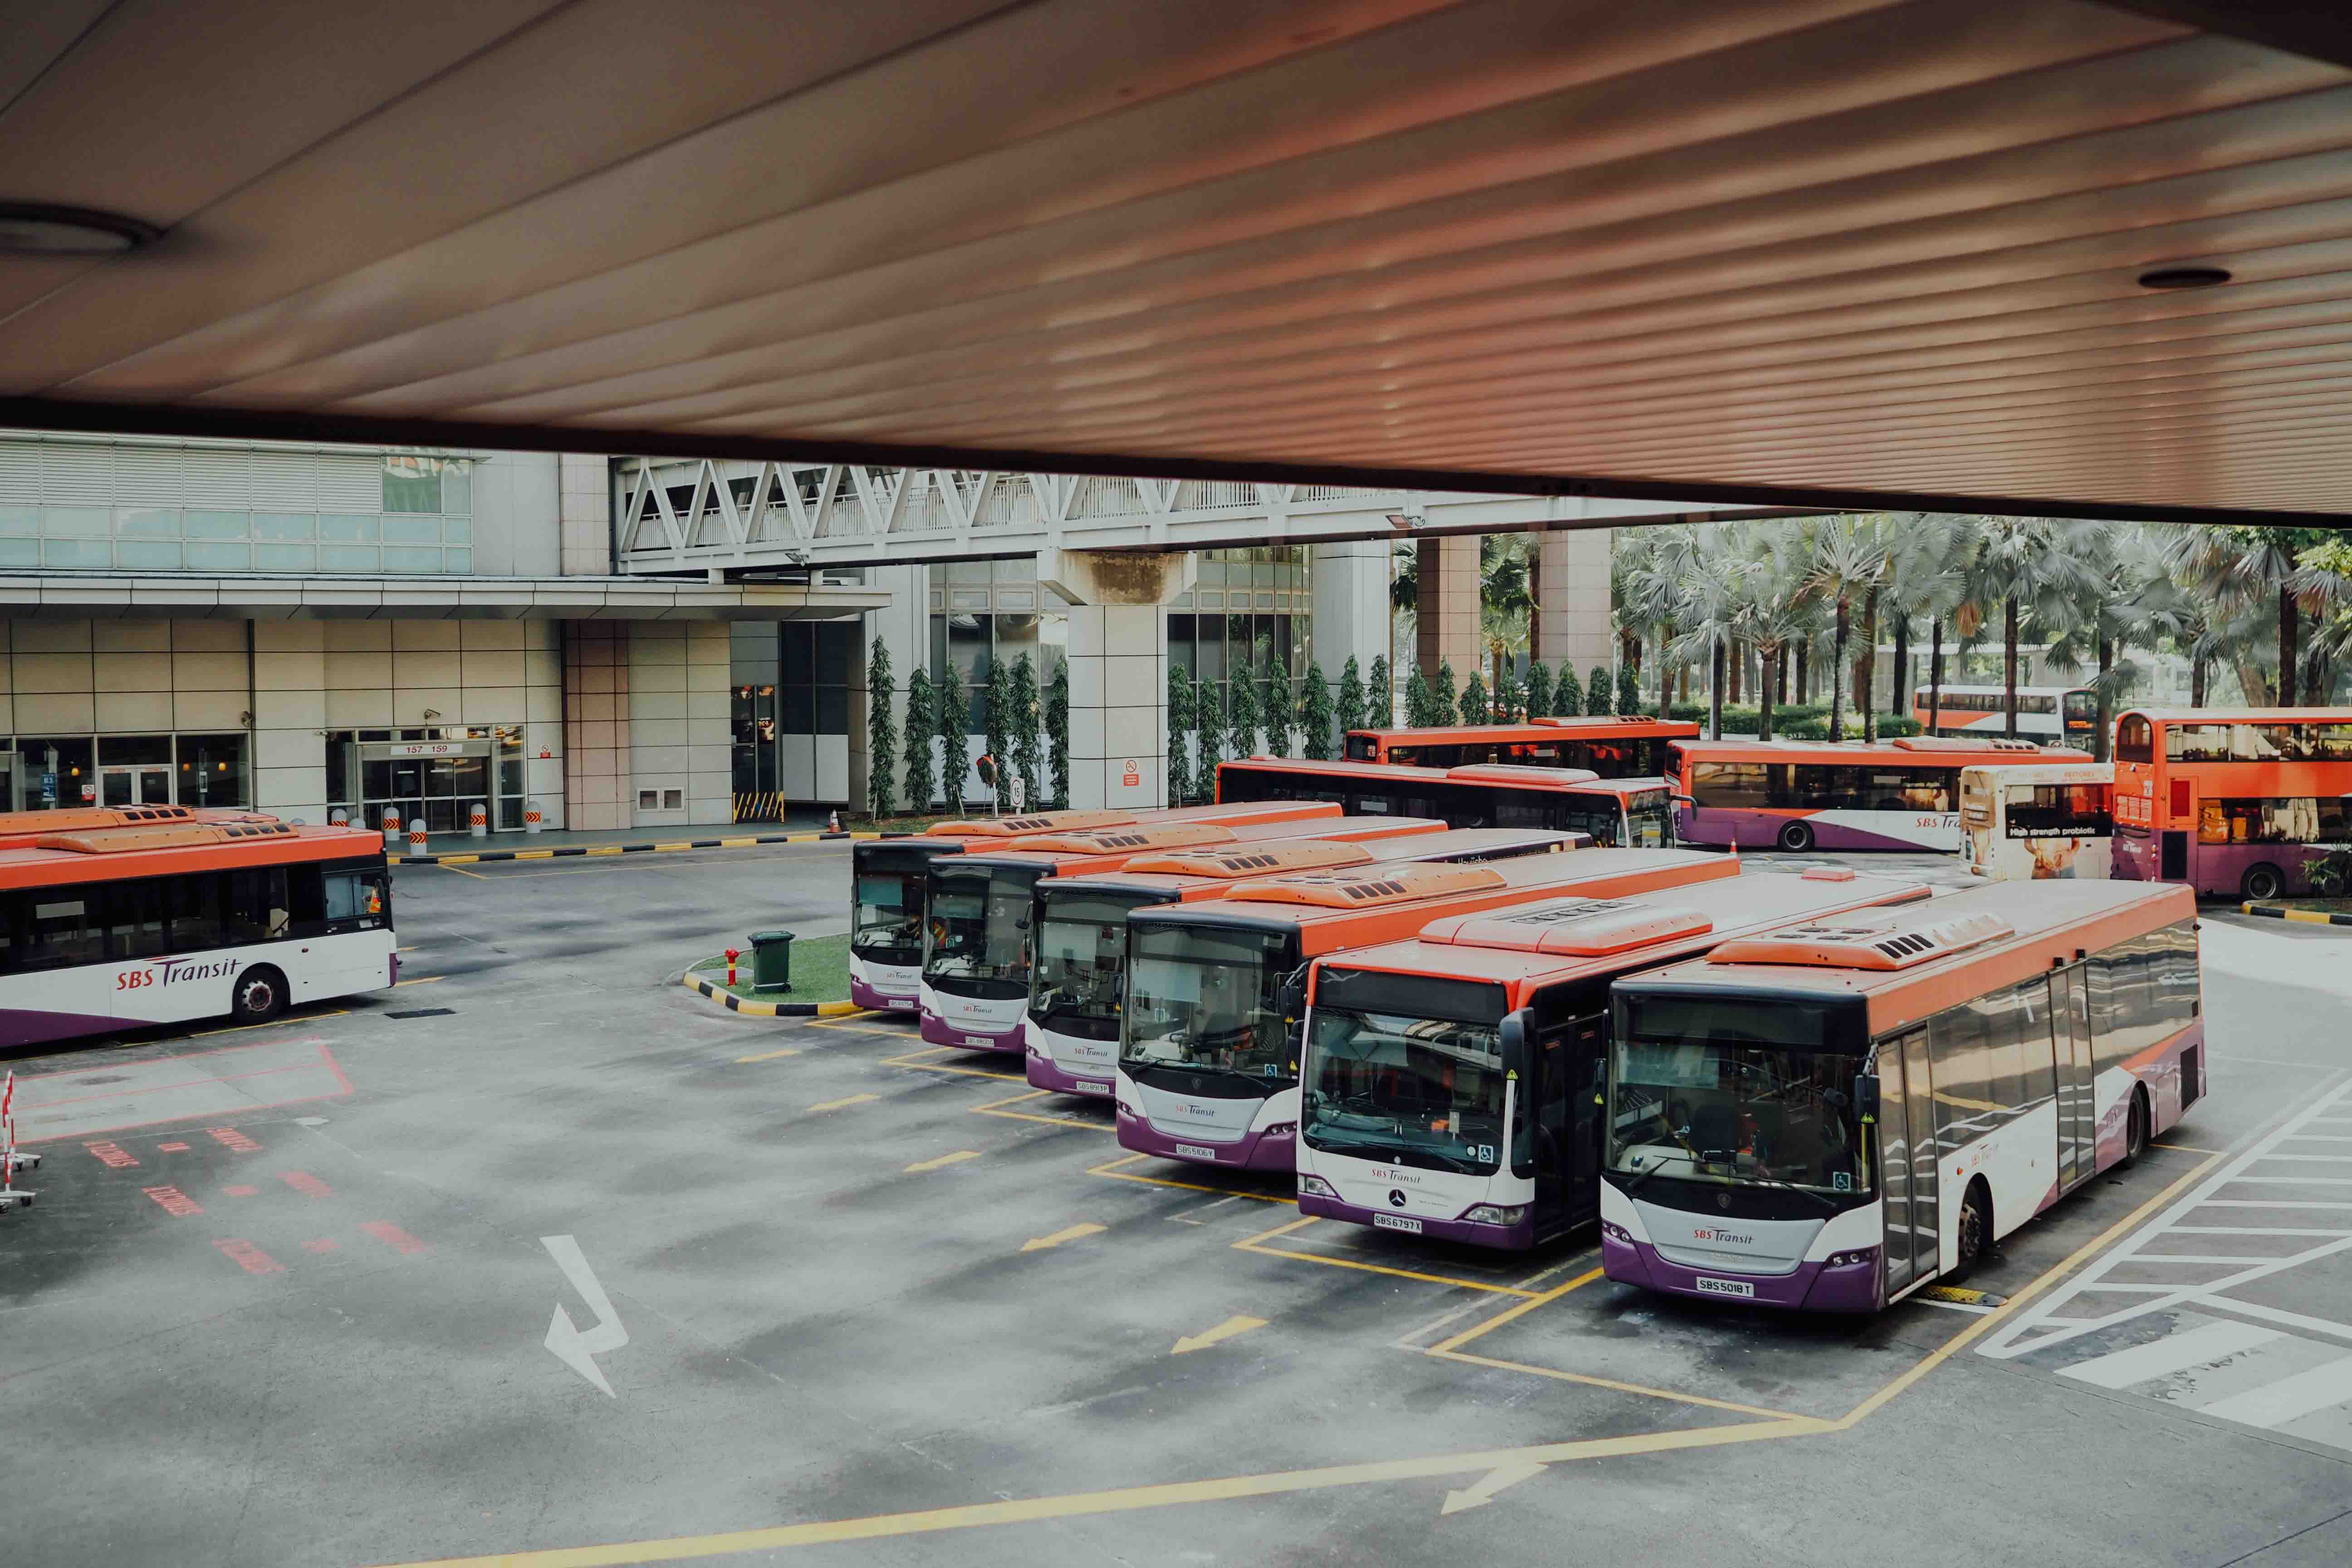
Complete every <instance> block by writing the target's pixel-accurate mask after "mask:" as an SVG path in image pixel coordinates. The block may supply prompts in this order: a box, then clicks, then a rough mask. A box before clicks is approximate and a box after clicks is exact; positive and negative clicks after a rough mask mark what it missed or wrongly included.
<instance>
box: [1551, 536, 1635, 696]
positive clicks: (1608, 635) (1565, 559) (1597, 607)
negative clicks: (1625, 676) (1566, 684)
mask: <svg viewBox="0 0 2352 1568" xmlns="http://www.w3.org/2000/svg"><path fill="white" fill-rule="evenodd" d="M1611 538H1612V531H1610V530H1608V529H1605V528H1595V529H1579V530H1575V531H1559V532H1552V533H1547V534H1545V535H1544V536H1543V548H1542V551H1541V552H1540V565H1539V567H1538V582H1537V586H1536V595H1537V603H1538V606H1539V615H1538V651H1537V657H1538V658H1541V659H1542V660H1543V662H1544V663H1546V664H1548V665H1549V666H1551V667H1552V672H1553V674H1555V675H1557V674H1558V673H1559V667H1560V666H1561V665H1562V664H1563V663H1564V664H1567V665H1568V666H1569V667H1570V668H1573V669H1574V670H1575V671H1576V679H1578V680H1579V681H1580V682H1581V681H1583V680H1584V679H1586V678H1587V677H1588V676H1590V675H1591V672H1592V667H1593V666H1594V665H1596V664H1597V665H1600V666H1601V668H1605V669H1612V670H1613V669H1614V668H1616V664H1617V658H1616V651H1617V650H1616V638H1615V636H1614V635H1613V634H1612V632H1611V630H1610V626H1609V547H1610V540H1611Z"/></svg>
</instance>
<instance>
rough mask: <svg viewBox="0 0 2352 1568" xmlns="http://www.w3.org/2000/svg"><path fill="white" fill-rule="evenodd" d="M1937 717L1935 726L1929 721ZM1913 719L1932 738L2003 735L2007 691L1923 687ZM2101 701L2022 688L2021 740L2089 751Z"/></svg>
mask: <svg viewBox="0 0 2352 1568" xmlns="http://www.w3.org/2000/svg"><path fill="white" fill-rule="evenodd" d="M1931 716H1932V717H1933V718H1934V720H1935V722H1934V723H1933V724H1930V723H1929V722H1928V720H1929V718H1930V717H1931ZM1911 717H1912V718H1914V719H1915V720H1916V721H1918V723H1919V728H1920V729H1922V730H1925V731H1927V732H1928V733H1929V734H1932V735H1970V736H1974V735H2002V734H2006V733H2008V731H2009V689H2008V688H2007V687H2005V686H1947V687H1945V688H1944V689H1943V690H1942V692H1941V693H1940V694H1938V693H1937V691H1936V690H1935V689H1934V688H1932V687H1927V686H1922V687H1920V688H1918V689H1916V690H1915V691H1913V692H1912V693H1911ZM2098 729H2099V697H2098V693H2097V692H2095V691H2093V690H2092V689H2090V688H2089V687H2087V686H2021V687H2019V688H2018V689H2017V738H2018V739H2019V740H2021V741H2037V742H2043V743H2045V744H2049V745H2066V746H2083V745H2088V744H2090V742H2091V737H2092V736H2093V735H2095V734H2096V733H2098Z"/></svg>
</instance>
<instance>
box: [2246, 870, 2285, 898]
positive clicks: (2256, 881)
mask: <svg viewBox="0 0 2352 1568" xmlns="http://www.w3.org/2000/svg"><path fill="white" fill-rule="evenodd" d="M2285 891H2286V877H2285V875H2284V873H2283V872H2281V871H2280V870H2279V868H2277V867H2275V866H2273V865H2272V864H2271V863H2270V862H2269V861H2267V860H2264V861H2263V862H2262V863H2261V864H2259V865H2254V866H2249V867H2247V868H2246V874H2245V876H2244V878H2243V879H2241V880H2240V881H2239V883H2238V892H2239V894H2240V895H2241V896H2242V897H2244V898H2249V899H2275V898H2277V897H2278V896H2279V895H2280V894H2281V893H2284V892H2285Z"/></svg>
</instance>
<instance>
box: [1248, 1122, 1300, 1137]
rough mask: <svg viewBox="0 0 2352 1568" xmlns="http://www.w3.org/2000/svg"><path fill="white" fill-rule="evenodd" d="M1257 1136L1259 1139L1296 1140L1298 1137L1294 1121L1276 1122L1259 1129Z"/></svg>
mask: <svg viewBox="0 0 2352 1568" xmlns="http://www.w3.org/2000/svg"><path fill="white" fill-rule="evenodd" d="M1258 1136H1259V1137H1261V1138H1296V1137H1297V1136H1298V1123H1297V1122H1296V1121H1277V1122H1275V1123H1274V1124H1273V1125H1272V1126H1270V1127H1265V1128H1263V1129H1261V1130H1260V1131H1259V1132H1258Z"/></svg>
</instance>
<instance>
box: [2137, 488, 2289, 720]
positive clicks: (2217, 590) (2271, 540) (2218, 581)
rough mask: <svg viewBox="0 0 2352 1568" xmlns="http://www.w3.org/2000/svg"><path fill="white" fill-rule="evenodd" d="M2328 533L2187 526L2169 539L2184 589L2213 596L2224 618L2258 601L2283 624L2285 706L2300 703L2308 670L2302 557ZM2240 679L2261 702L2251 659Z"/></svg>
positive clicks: (2280, 683)
mask: <svg viewBox="0 0 2352 1568" xmlns="http://www.w3.org/2000/svg"><path fill="white" fill-rule="evenodd" d="M2328 537H2329V535H2328V533H2327V531H2326V530H2321V529H2301V528H2253V527H2228V528H2221V527H2185V528H2181V529H2179V530H2176V531H2174V532H2173V534H2172V536H2171V539H2170V541H2169V546H2170V547H2169V549H2168V552H2167V556H2168V561H2169V563H2170V564H2171V567H2172V570H2173V573H2174V574H2175V575H2176V576H2177V577H2179V580H2180V583H2181V584H2182V585H2183V586H2184V587H2187V588H2189V589H2190V590H2191V591H2193V592H2195V593H2198V594H2200V595H2204V596H2206V597H2207V598H2209V599H2210V600H2211V601H2212V603H2213V605H2214V606H2215V608H2216V609H2218V610H2219V611H2220V612H2221V616H2222V618H2224V619H2227V620H2236V619H2239V618H2241V617H2243V616H2247V615H2249V614H2251V613H2252V611H2253V610H2254V608H2255V607H2256V605H2263V604H2267V605H2270V606H2271V607H2272V609H2273V613H2274V614H2275V615H2276V616H2277V626H2278V678H2277V682H2276V686H2275V694H2276V696H2275V700H2276V701H2277V702H2278V705H2279V706H2280V707H2282V708H2292V707H2294V706H2295V705H2296V704H2295V697H2296V693H2297V688H2298V686H2299V684H2300V682H2299V681H2298V679H2297V676H2298V674H2299V673H2300V671H2301V669H2302V660H2301V658H2300V657H2299V655H2298V649H2297V646H2296V645H2297V643H2298V641H2299V637H2300V633H2301V631H2302V621H2303V609H2304V606H2303V605H2302V604H2301V602H2300V600H2301V597H2302V595H2301V593H2300V591H2299V589H2298V586H2297V579H2296V574H2297V573H2298V572H2299V571H2300V570H2301V569H2302V563H2301V562H2300V561H2299V560H2298V559H2297V557H2298V556H2299V555H2300V554H2301V553H2302V552H2304V551H2305V550H2307V549H2311V548H2314V547H2315V546H2318V545H2321V544H2324V543H2325V542H2326V540H2327V538H2328ZM2250 678H2251V679H2250ZM2239 679H2240V683H2241V684H2242V685H2243V686H2245V688H2246V700H2248V701H2250V702H2251V701H2255V700H2258V699H2257V697H2256V691H2257V689H2259V687H2260V685H2261V677H2260V674H2259V672H2257V671H2255V670H2254V669H2253V668H2252V667H2251V663H2250V662H2247V661H2242V664H2241V668H2240V671H2239Z"/></svg>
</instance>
